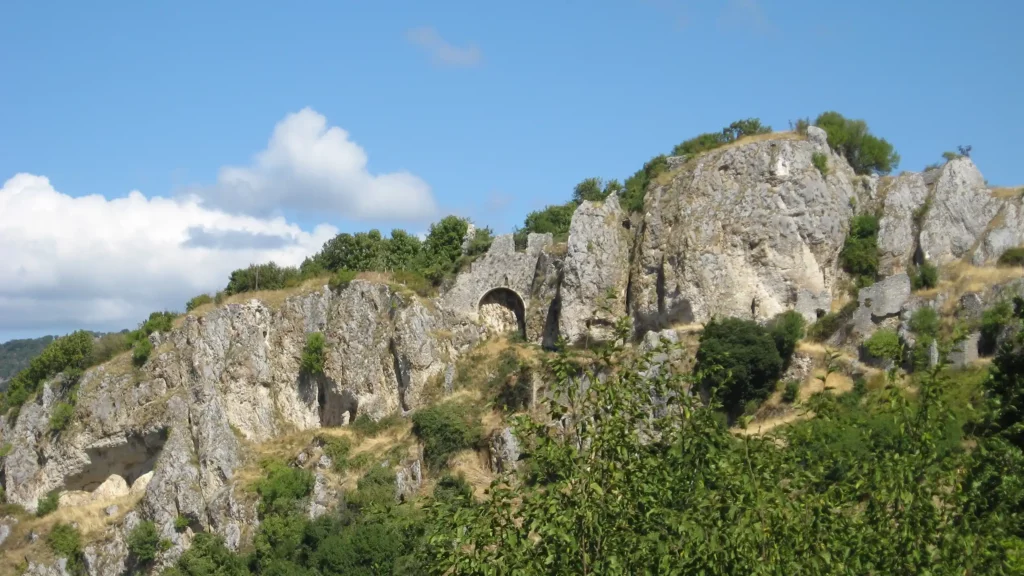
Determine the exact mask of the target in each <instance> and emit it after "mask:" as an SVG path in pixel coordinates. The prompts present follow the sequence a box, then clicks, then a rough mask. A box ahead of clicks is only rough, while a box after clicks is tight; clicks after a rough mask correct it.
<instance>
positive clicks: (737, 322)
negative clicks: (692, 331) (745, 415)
mask: <svg viewBox="0 0 1024 576" xmlns="http://www.w3.org/2000/svg"><path fill="white" fill-rule="evenodd" d="M782 366H783V362H782V357H781V356H780V355H779V351H778V349H777V348H776V346H775V339H774V338H773V337H772V334H771V333H769V332H768V330H767V329H765V328H764V327H762V326H759V325H758V324H757V323H756V322H752V321H750V320H741V319H738V318H726V319H724V320H712V321H711V322H708V323H707V324H706V325H705V326H704V332H703V333H702V334H701V337H700V347H699V348H698V349H697V363H696V367H695V371H696V372H697V373H698V374H701V384H702V385H703V386H705V387H706V388H707V389H708V390H709V391H712V392H714V393H715V394H717V396H718V398H720V399H721V402H722V404H723V406H724V407H725V409H726V411H727V412H728V413H729V414H730V415H732V416H737V415H739V413H740V412H742V410H743V408H744V407H745V405H746V403H747V402H750V401H759V400H763V399H764V398H766V397H767V396H768V394H769V393H771V391H772V390H774V388H775V383H776V381H778V379H779V376H780V375H781V374H782Z"/></svg>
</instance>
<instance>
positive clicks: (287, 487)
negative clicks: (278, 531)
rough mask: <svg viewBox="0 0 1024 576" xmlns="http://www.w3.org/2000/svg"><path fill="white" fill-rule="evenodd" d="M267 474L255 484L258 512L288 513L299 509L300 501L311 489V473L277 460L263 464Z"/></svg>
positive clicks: (270, 513)
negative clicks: (258, 498) (258, 501)
mask: <svg viewBox="0 0 1024 576" xmlns="http://www.w3.org/2000/svg"><path fill="white" fill-rule="evenodd" d="M264 470H265V471H266V473H267V475H266V476H265V477H263V478H261V479H260V481H259V482H258V483H257V484H256V493H257V494H259V495H260V513H261V514H263V515H265V516H266V515H273V514H288V513H291V512H295V511H298V510H300V509H301V507H302V501H303V500H304V499H305V498H306V497H307V496H309V493H310V492H311V491H312V490H313V474H312V473H310V472H309V471H308V470H303V469H302V468H292V467H290V466H285V465H283V464H281V463H278V462H270V463H267V464H265V465H264Z"/></svg>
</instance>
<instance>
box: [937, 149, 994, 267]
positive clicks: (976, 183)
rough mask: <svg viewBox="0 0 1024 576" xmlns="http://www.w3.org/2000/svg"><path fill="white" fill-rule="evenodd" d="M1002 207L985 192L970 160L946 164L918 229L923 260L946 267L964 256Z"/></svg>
mask: <svg viewBox="0 0 1024 576" xmlns="http://www.w3.org/2000/svg"><path fill="white" fill-rule="evenodd" d="M1001 204H1002V202H1000V201H999V199H997V198H994V197H993V196H992V193H991V192H990V191H989V190H988V189H987V188H986V186H985V178H984V177H983V176H982V175H981V172H979V171H978V169H977V167H975V165H974V163H973V162H971V160H970V158H958V159H956V160H952V161H950V162H947V163H946V165H945V166H943V167H942V171H941V172H940V173H939V177H938V180H937V181H936V182H935V192H934V194H933V197H932V202H931V206H930V207H929V209H928V213H927V216H926V217H925V221H924V226H923V227H922V229H921V249H922V250H923V252H924V255H925V257H926V258H927V259H928V260H930V261H931V262H934V263H936V264H948V263H950V262H952V261H954V260H957V259H959V258H962V257H964V256H967V255H968V254H969V252H971V251H972V250H973V249H974V248H975V246H976V244H977V243H978V242H979V241H981V240H983V237H984V236H985V234H986V231H987V230H988V227H989V223H990V222H991V221H992V219H993V218H995V216H996V214H998V213H999V211H1000V207H1001V206H1000V205H1001ZM994 256H995V257H998V256H999V255H998V254H995V255H994ZM983 261H984V260H983Z"/></svg>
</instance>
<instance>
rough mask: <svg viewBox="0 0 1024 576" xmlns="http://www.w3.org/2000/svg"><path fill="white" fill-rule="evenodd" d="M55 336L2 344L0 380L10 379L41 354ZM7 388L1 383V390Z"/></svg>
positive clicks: (0, 345)
mask: <svg viewBox="0 0 1024 576" xmlns="http://www.w3.org/2000/svg"><path fill="white" fill-rule="evenodd" d="M53 338H54V337H53V336H43V337H42V338H31V339H24V340H10V341H8V342H4V343H3V344H0V380H8V379H10V378H11V377H12V376H14V375H15V374H17V373H18V372H21V371H22V370H24V369H25V367H26V366H28V363H29V362H31V361H32V359H33V358H35V357H36V356H38V355H39V353H40V352H42V351H43V350H44V349H45V348H46V347H47V346H49V345H50V342H53ZM4 389H5V387H4V386H3V385H0V392H2V391H3V390H4Z"/></svg>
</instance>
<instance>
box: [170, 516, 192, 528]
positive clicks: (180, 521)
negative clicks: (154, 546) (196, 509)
mask: <svg viewBox="0 0 1024 576" xmlns="http://www.w3.org/2000/svg"><path fill="white" fill-rule="evenodd" d="M189 524H191V522H190V521H189V519H188V517H187V516H181V515H179V516H177V517H175V518H174V531H175V532H184V531H185V529H186V528H188V525H189Z"/></svg>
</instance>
